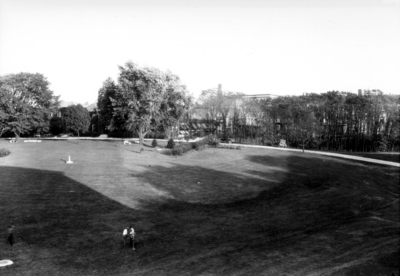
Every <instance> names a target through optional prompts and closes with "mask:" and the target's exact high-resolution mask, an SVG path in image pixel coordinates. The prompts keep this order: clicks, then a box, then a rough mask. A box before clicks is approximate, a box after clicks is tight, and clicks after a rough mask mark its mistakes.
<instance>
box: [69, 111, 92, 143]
mask: <svg viewBox="0 0 400 276" xmlns="http://www.w3.org/2000/svg"><path fill="white" fill-rule="evenodd" d="M63 121H64V124H65V129H66V131H72V132H74V133H78V137H79V132H81V133H82V132H85V131H87V130H88V129H89V126H90V115H89V112H88V111H87V109H86V108H84V107H83V106H82V105H80V104H78V105H71V106H68V107H66V108H65V110H64V113H63Z"/></svg>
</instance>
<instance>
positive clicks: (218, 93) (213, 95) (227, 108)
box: [198, 89, 243, 139]
mask: <svg viewBox="0 0 400 276" xmlns="http://www.w3.org/2000/svg"><path fill="white" fill-rule="evenodd" d="M242 95H243V94H242V93H238V92H229V91H222V90H220V89H208V90H203V91H202V92H201V95H200V98H199V101H198V103H199V108H201V109H204V110H207V114H208V115H209V116H210V117H211V119H213V120H214V119H217V116H219V117H220V118H221V120H222V131H223V138H224V139H226V138H227V122H228V118H229V115H230V114H233V111H234V107H235V103H236V101H237V100H238V99H239V98H241V96H242Z"/></svg>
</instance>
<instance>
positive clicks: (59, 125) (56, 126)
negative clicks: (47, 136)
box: [50, 117, 64, 135]
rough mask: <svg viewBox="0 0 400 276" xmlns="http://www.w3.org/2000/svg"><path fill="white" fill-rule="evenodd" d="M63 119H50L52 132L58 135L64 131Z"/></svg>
mask: <svg viewBox="0 0 400 276" xmlns="http://www.w3.org/2000/svg"><path fill="white" fill-rule="evenodd" d="M63 124H64V122H63V119H62V118H60V117H52V118H51V119H50V132H51V133H52V134H54V135H58V134H60V133H62V132H63Z"/></svg>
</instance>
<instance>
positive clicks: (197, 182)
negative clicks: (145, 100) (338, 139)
mask: <svg viewBox="0 0 400 276" xmlns="http://www.w3.org/2000/svg"><path fill="white" fill-rule="evenodd" d="M149 144H150V142H149ZM3 147H4V148H8V149H9V150H10V151H11V155H9V156H7V157H3V158H0V189H1V190H0V221H1V231H2V233H4V235H3V236H4V240H5V237H6V234H7V233H6V230H7V226H8V225H10V224H13V225H15V226H16V228H15V235H16V238H17V243H16V244H15V246H14V249H13V250H11V249H10V247H8V246H6V244H5V243H4V242H3V243H1V245H0V260H1V259H11V260H12V261H14V265H12V266H8V267H0V275H315V276H317V275H360V274H357V273H359V272H360V271H361V272H363V273H364V274H365V273H366V272H368V273H372V274H365V275H391V273H392V272H395V273H398V269H399V263H398V258H399V230H400V220H399V170H398V168H395V167H386V166H380V165H374V164H365V163H357V162H353V161H349V160H340V159H338V158H330V157H327V156H318V155H316V154H302V153H293V152H285V151H279V150H266V149H250V148H244V149H242V150H229V149H207V150H204V151H200V152H194V153H191V154H188V155H184V156H182V157H178V158H177V157H172V156H167V155H163V154H160V152H158V151H156V150H155V149H153V148H151V147H145V148H144V149H145V150H144V152H143V153H142V154H140V153H139V149H140V147H139V145H131V146H123V145H122V142H108V141H80V142H79V144H78V141H76V140H69V141H43V142H42V143H18V144H9V143H7V142H6V141H4V140H0V148H3ZM69 155H70V156H71V159H72V161H73V162H74V163H73V164H65V160H67V159H68V156H69ZM129 224H132V225H133V226H134V228H135V230H136V232H137V245H136V248H137V250H136V251H132V250H130V249H129V248H127V247H124V245H123V242H122V237H121V236H122V230H123V228H124V227H126V226H128V225H129ZM378 273H381V274H378Z"/></svg>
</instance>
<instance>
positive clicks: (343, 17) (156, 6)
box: [0, 0, 400, 103]
mask: <svg viewBox="0 0 400 276" xmlns="http://www.w3.org/2000/svg"><path fill="white" fill-rule="evenodd" d="M128 61H132V62H134V63H137V64H138V65H140V66H150V67H156V68H159V69H161V70H170V71H171V72H172V73H174V74H176V75H178V76H179V77H180V79H181V81H182V83H183V84H185V85H186V86H187V89H188V91H189V92H190V93H191V94H192V95H194V96H195V97H197V96H199V95H200V93H201V91H202V90H206V89H210V88H216V87H217V86H218V84H222V89H223V90H225V91H232V92H242V93H245V94H265V93H266V94H275V95H301V94H302V93H304V92H315V93H322V92H327V91H332V90H338V91H348V92H354V93H356V92H357V90H358V89H380V90H381V91H383V92H384V93H387V94H400V0H334V1H331V0H326V1H323V0H304V1H303V0H271V1H268V0H230V1H228V0H200V1H199V0H192V1H191V0H147V1H144V0H143V1H136V0H131V1H128V0H110V1H109V0H68V1H67V0H65V1H60V0H0V75H1V76H3V75H7V74H15V73H19V72H29V73H41V74H43V75H44V76H45V77H46V78H47V80H48V81H49V82H50V83H51V86H50V88H51V90H52V91H53V92H54V94H55V95H60V99H61V100H64V101H75V102H80V103H85V102H88V103H93V102H96V101H97V95H98V91H99V89H100V88H101V86H102V84H103V82H104V81H105V80H106V79H107V78H109V77H110V78H112V79H113V80H115V81H116V80H117V77H118V73H119V69H118V66H122V65H124V64H125V63H126V62H128Z"/></svg>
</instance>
